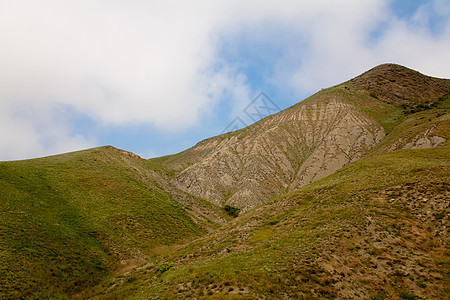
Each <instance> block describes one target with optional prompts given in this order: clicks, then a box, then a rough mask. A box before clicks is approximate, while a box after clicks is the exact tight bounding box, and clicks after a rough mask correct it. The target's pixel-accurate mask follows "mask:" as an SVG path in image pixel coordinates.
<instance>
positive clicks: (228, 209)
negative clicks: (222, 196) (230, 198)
mask: <svg viewBox="0 0 450 300" xmlns="http://www.w3.org/2000/svg"><path fill="white" fill-rule="evenodd" d="M223 209H224V210H225V212H226V213H227V214H228V215H230V216H232V217H234V218H236V217H237V216H239V212H240V211H241V210H240V209H239V208H237V207H233V206H231V205H225V206H224V207H223Z"/></svg>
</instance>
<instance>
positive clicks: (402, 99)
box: [348, 63, 450, 104]
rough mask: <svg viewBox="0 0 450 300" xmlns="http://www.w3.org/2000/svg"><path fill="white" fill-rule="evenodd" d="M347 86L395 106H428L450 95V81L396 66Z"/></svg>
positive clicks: (375, 70)
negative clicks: (373, 94)
mask: <svg viewBox="0 0 450 300" xmlns="http://www.w3.org/2000/svg"><path fill="white" fill-rule="evenodd" d="M348 86H349V87H350V88H354V89H357V90H364V91H368V92H370V93H375V94H376V95H377V97H379V98H380V99H382V100H385V101H389V102H392V103H394V104H404V103H414V104H417V103H425V102H427V101H429V102H431V101H434V100H436V99H438V98H440V97H442V96H444V95H446V94H448V93H450V80H449V79H441V78H435V77H431V76H427V75H424V74H422V73H420V72H417V71H414V70H411V69H409V68H407V67H404V66H401V65H397V64H392V63H388V64H382V65H379V66H376V67H374V68H372V69H370V70H369V71H367V72H365V73H363V74H361V75H359V76H357V77H355V78H353V79H352V80H350V81H349V83H348Z"/></svg>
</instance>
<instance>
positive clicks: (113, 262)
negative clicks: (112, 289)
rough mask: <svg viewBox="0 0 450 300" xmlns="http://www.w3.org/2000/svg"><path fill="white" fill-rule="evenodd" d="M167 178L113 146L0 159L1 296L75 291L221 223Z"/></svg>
mask: <svg viewBox="0 0 450 300" xmlns="http://www.w3.org/2000/svg"><path fill="white" fill-rule="evenodd" d="M167 173H170V170H166V169H164V168H162V167H161V166H158V165H156V164H154V163H151V162H149V161H148V160H144V159H142V158H140V157H138V156H137V155H135V154H132V153H129V152H126V151H122V150H118V149H115V148H113V147H101V148H96V149H91V150H86V151H80V152H74V153H69V154H63V155H58V156H53V157H47V158H40V159H33V160H24V161H14V162H0V191H1V197H0V199H1V201H0V208H1V219H0V234H1V235H0V243H1V244H0V245H1V247H0V248H1V252H0V255H1V256H0V261H1V264H0V287H1V288H0V298H5V297H6V298H15V299H17V298H21V297H26V298H28V297H29V298H52V297H62V296H63V295H72V294H76V293H78V292H80V291H82V290H83V289H84V288H86V287H90V286H92V285H94V284H97V283H99V282H100V281H101V280H103V279H105V277H106V276H107V275H108V274H112V273H114V272H117V271H119V270H124V269H126V268H130V267H133V266H134V265H136V264H139V263H142V262H144V261H146V260H148V259H149V258H151V257H154V256H155V255H159V254H160V253H163V252H165V251H167V249H168V248H169V247H171V245H174V244H177V243H183V242H185V241H187V240H189V239H192V238H194V237H198V236H201V235H203V234H205V233H206V232H208V231H211V230H212V229H213V228H215V227H217V226H219V225H220V224H222V223H223V222H224V221H225V219H224V217H223V215H222V212H221V210H220V209H218V208H214V207H213V205H210V204H209V203H205V202H201V201H199V200H198V199H196V198H194V197H191V196H189V195H184V194H181V193H177V192H175V191H174V190H173V189H172V188H170V187H168V184H167V182H166V180H165V179H164V176H167V175H166V174H167ZM175 199H177V200H175ZM183 205H189V207H188V209H185V208H184V207H185V206H183Z"/></svg>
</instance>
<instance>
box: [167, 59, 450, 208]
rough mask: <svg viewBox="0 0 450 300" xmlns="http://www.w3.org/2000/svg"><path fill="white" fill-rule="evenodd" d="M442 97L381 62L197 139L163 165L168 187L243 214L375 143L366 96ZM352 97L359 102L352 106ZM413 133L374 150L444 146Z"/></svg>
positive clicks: (431, 83) (378, 136) (439, 84)
mask: <svg viewBox="0 0 450 300" xmlns="http://www.w3.org/2000/svg"><path fill="white" fill-rule="evenodd" d="M449 92H450V80H448V79H439V78H433V77H429V76H426V75H423V74H420V73H419V72H416V71H413V70H410V69H408V68H405V67H402V66H399V65H394V64H384V65H380V66H378V67H375V68H373V69H372V70H369V71H368V72H366V73H364V74H362V75H360V76H358V77H356V78H354V79H352V80H350V81H348V82H346V83H344V84H342V85H341V86H340V87H338V88H330V89H326V90H324V91H321V92H319V93H317V94H316V95H314V96H312V97H310V98H308V99H306V100H304V101H302V102H300V103H298V104H296V105H294V106H292V107H290V108H288V109H286V110H284V111H282V112H280V113H277V114H275V115H272V116H270V117H268V118H265V119H263V120H261V121H259V122H257V123H255V124H253V125H251V126H249V127H247V128H244V129H242V130H239V131H237V132H232V133H228V134H225V135H221V136H217V137H213V138H210V139H207V140H204V141H202V142H200V143H198V144H197V145H196V146H194V147H193V148H191V149H188V150H186V151H184V152H182V153H180V154H177V155H175V156H172V157H168V158H167V159H166V160H165V161H164V163H165V165H166V166H168V167H169V168H172V169H177V170H180V172H178V173H177V174H176V175H175V177H173V178H172V180H171V183H172V185H173V186H174V187H175V188H178V189H180V190H182V191H185V192H187V193H190V194H193V195H195V196H198V197H201V198H203V199H205V200H207V201H210V202H212V203H214V204H217V205H219V206H223V205H225V204H228V205H232V206H235V207H238V208H240V209H241V210H243V211H246V210H249V209H251V208H254V207H255V206H257V205H259V204H261V203H263V202H266V201H267V200H269V199H272V198H274V197H277V196H279V195H281V194H284V193H286V192H289V191H292V190H295V189H298V188H300V187H302V186H304V185H306V184H309V183H311V182H313V181H316V180H319V179H321V178H323V177H326V176H328V175H330V174H332V173H334V172H335V171H337V170H338V169H340V168H342V167H343V166H345V165H346V164H349V163H352V162H355V161H356V160H358V159H359V158H361V157H362V156H364V155H365V154H367V153H368V152H369V150H371V149H372V148H374V147H375V146H377V145H378V143H379V142H380V141H381V140H382V139H383V138H385V136H386V132H385V130H384V129H383V127H382V126H381V125H380V123H378V121H375V119H374V118H375V117H373V116H369V115H370V114H369V113H367V110H366V109H365V108H364V107H363V106H364V104H362V103H366V104H367V98H369V96H372V97H370V99H372V100H373V101H378V102H379V104H380V105H381V104H382V105H392V109H398V107H399V106H400V105H402V104H408V105H417V104H419V103H427V101H428V103H429V102H430V101H437V100H438V99H439V98H441V99H443V98H444V97H445V95H447V94H448V93H449ZM358 97H363V98H364V97H366V98H365V99H366V102H363V101H362V102H361V103H359V102H358V99H359V98H358ZM370 105H371V104H370ZM375 106H376V105H375ZM375 106H373V107H375ZM377 107H378V106H377ZM396 107H397V108H396ZM374 109H375V110H376V109H378V108H374ZM378 118H382V117H380V116H379V115H378ZM394 120H397V119H396V118H395V119H394ZM427 128H429V127H427ZM418 133H419V132H414V133H411V132H401V133H400V136H399V137H397V136H396V137H395V140H394V141H388V142H386V143H385V144H384V145H383V143H381V144H380V145H381V148H380V149H378V150H377V149H374V151H378V152H380V153H381V152H386V151H393V150H397V149H402V148H427V147H436V146H439V145H442V144H443V143H444V141H445V139H444V138H442V137H441V136H439V134H435V133H434V132H433V130H431V131H426V132H423V134H422V133H420V134H418Z"/></svg>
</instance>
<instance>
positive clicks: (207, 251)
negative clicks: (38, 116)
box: [0, 64, 450, 299]
mask: <svg viewBox="0 0 450 300" xmlns="http://www.w3.org/2000/svg"><path fill="white" fill-rule="evenodd" d="M449 92H450V80H448V79H436V78H432V77H428V76H425V75H422V74H420V73H418V72H415V71H412V70H409V69H407V68H405V67H401V66H398V65H392V64H387V65H381V66H378V67H376V68H374V69H372V70H369V71H368V72H366V73H364V74H363V75H360V76H358V77H355V78H354V79H351V80H349V81H347V82H345V83H342V84H339V85H336V86H334V87H331V88H329V89H324V90H321V91H320V92H318V93H316V94H315V95H313V96H311V97H310V98H308V99H306V100H304V101H302V102H300V103H298V104H296V105H294V106H292V107H290V108H288V109H287V110H285V111H282V112H280V113H278V114H275V115H272V116H269V117H268V118H265V119H263V120H261V121H260V122H257V123H255V124H253V125H251V126H249V127H247V128H244V129H241V130H239V131H236V132H231V133H227V134H224V135H221V136H217V137H213V138H210V139H207V140H205V141H203V142H200V143H199V144H197V145H196V146H194V147H193V148H191V149H188V150H186V151H183V152H181V153H179V154H175V155H170V156H165V157H160V158H155V159H151V160H144V159H142V158H140V157H138V156H136V155H134V154H132V153H129V152H126V151H122V150H119V149H115V148H113V147H101V148H96V149H91V150H86V151H81V152H74V153H68V154H64V155H58V156H53V157H48V158H42V159H34V160H26V161H15V162H0V191H1V194H0V200H1V201H0V210H1V212H2V214H1V219H0V262H1V264H0V298H7V299H15V298H70V297H71V298H79V299H85V298H94V299H97V298H98V299H111V298H113V299H114V298H116V299H120V298H139V299H141V298H150V299H186V298H193V299H202V298H212V299H282V298H287V299H289V298H291V299H314V298H318V299H323V298H325V299H327V298H329V299H332V298H340V299H349V298H356V299H358V298H362V299H422V298H425V299H444V298H446V297H447V296H448V295H449V294H450V290H449V289H448V286H450V280H449V279H450V275H449V274H450V273H449V272H450V265H449V264H450V260H449V257H450V250H449V241H448V233H449V231H448V228H449V225H450V224H449V215H450V212H449V201H448V200H449V199H450V178H449V174H450V161H449V160H450V144H449V139H450V114H449V109H450V99H449V95H450V94H449Z"/></svg>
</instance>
